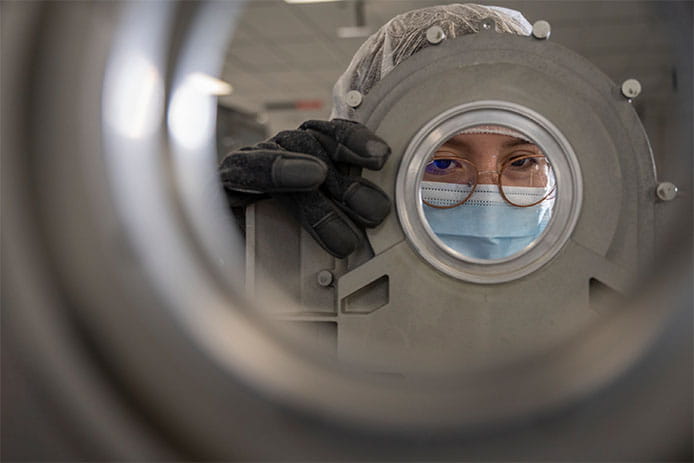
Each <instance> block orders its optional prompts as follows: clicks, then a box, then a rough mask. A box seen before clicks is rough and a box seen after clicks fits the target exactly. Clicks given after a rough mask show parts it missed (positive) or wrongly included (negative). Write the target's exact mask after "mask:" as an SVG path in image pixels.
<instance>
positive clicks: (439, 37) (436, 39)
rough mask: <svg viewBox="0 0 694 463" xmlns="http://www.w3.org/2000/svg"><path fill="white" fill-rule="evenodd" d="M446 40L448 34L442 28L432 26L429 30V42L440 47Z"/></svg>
mask: <svg viewBox="0 0 694 463" xmlns="http://www.w3.org/2000/svg"><path fill="white" fill-rule="evenodd" d="M445 38H446V33H445V32H444V31H443V29H441V27H440V26H431V27H430V28H429V29H427V41H428V42H429V43H430V44H432V45H438V44H439V43H441V42H443V39H445Z"/></svg>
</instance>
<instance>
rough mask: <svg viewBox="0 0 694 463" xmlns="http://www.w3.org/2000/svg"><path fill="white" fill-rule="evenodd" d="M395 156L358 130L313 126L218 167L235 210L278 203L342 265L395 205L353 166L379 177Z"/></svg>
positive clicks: (337, 124) (341, 124)
mask: <svg viewBox="0 0 694 463" xmlns="http://www.w3.org/2000/svg"><path fill="white" fill-rule="evenodd" d="M389 154H390V148H389V147H388V145H387V144H386V142H384V141H383V140H382V139H381V138H379V137H378V136H377V135H375V134H374V133H373V132H371V131H370V130H369V129H368V128H366V127H365V126H364V125H362V124H359V123H357V122H353V121H348V120H343V119H334V120H332V121H329V122H328V121H307V122H304V123H303V124H302V125H301V127H299V129H298V130H288V131H284V132H280V133H279V134H277V135H276V136H274V137H272V138H270V139H269V140H267V141H264V142H261V143H258V144H257V145H255V146H252V147H247V148H241V149H240V150H238V151H234V152H231V153H229V154H228V155H227V156H226V157H225V158H224V159H223V160H222V163H221V165H220V167H219V171H220V175H221V178H222V183H223V184H224V188H225V189H226V190H227V195H228V197H229V201H230V204H231V206H232V207H234V206H245V205H247V204H250V203H252V202H254V201H256V200H258V199H262V198H267V197H270V196H271V197H273V198H275V199H277V200H279V201H280V202H281V203H282V204H283V205H284V207H286V208H287V209H288V210H289V211H290V212H291V213H292V214H293V215H294V217H296V219H297V220H298V221H299V223H301V225H302V226H303V227H304V228H305V229H306V230H307V231H308V232H309V233H310V234H311V236H313V238H315V240H316V241H317V242H318V243H319V244H320V245H321V246H322V247H323V248H324V249H325V250H326V251H328V252H329V253H330V254H332V255H334V256H335V257H339V258H343V257H346V256H348V255H349V254H351V253H352V252H354V250H356V248H357V246H358V245H359V243H360V242H361V241H362V240H363V232H362V231H361V229H360V228H361V227H375V226H376V225H378V224H380V223H381V222H382V221H383V219H384V218H385V217H386V216H387V215H388V212H390V199H389V198H388V196H387V195H386V194H385V192H383V190H381V189H380V188H379V187H377V186H376V185H374V184H373V183H371V182H369V181H368V180H366V179H364V178H361V177H357V176H350V175H346V174H345V173H344V172H345V171H346V170H347V169H348V168H349V166H357V167H365V168H367V169H380V168H381V167H383V164H384V163H385V162H386V160H387V159H388V155H389Z"/></svg>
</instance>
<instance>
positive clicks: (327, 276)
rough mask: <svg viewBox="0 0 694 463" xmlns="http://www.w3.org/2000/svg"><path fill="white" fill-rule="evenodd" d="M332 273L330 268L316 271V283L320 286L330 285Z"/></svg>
mask: <svg viewBox="0 0 694 463" xmlns="http://www.w3.org/2000/svg"><path fill="white" fill-rule="evenodd" d="M333 279H334V276H333V273H332V272H331V271H330V270H321V271H320V272H318V284H319V285H320V286H323V287H325V286H330V285H331V284H332V283H333Z"/></svg>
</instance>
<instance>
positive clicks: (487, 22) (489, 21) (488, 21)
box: [480, 18, 496, 31]
mask: <svg viewBox="0 0 694 463" xmlns="http://www.w3.org/2000/svg"><path fill="white" fill-rule="evenodd" d="M495 25H496V23H495V22H494V19H493V18H484V19H483V20H482V23H481V24H480V26H481V27H482V29H484V30H485V31H490V30H492V29H494V26H495Z"/></svg>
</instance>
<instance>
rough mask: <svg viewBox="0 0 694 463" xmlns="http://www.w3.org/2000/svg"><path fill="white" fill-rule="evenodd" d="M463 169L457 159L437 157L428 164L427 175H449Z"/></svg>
mask: <svg viewBox="0 0 694 463" xmlns="http://www.w3.org/2000/svg"><path fill="white" fill-rule="evenodd" d="M461 167H462V166H461V162H460V161H459V160H457V159H454V158H452V157H448V156H446V157H439V156H436V157H435V158H434V159H432V160H431V161H430V162H429V164H427V166H426V173H427V174H431V175H447V174H449V173H451V172H452V171H454V170H457V169H460V168H461Z"/></svg>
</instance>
